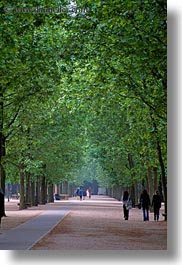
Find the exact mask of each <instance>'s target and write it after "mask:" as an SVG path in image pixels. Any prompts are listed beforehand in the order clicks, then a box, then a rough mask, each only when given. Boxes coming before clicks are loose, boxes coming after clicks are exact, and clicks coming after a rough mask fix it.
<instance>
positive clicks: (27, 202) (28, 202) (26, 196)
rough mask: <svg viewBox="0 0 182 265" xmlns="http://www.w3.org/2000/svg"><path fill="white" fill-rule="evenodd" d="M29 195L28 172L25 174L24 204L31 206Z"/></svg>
mask: <svg viewBox="0 0 182 265" xmlns="http://www.w3.org/2000/svg"><path fill="white" fill-rule="evenodd" d="M30 198H31V194H30V172H26V192H25V203H26V205H30V204H31V199H30Z"/></svg>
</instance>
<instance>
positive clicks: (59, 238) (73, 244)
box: [32, 196, 167, 250]
mask: <svg viewBox="0 0 182 265" xmlns="http://www.w3.org/2000/svg"><path fill="white" fill-rule="evenodd" d="M69 202H70V200H69ZM69 202H66V201H65V203H69ZM71 202H72V203H73V202H74V207H73V208H72V210H71V211H70V213H69V214H68V215H67V216H66V217H65V218H64V219H63V220H62V221H61V222H60V223H59V224H58V225H57V226H56V227H55V228H54V229H53V230H52V231H51V232H49V233H48V234H47V235H46V236H45V237H44V238H42V239H41V240H40V241H39V242H38V243H36V244H35V245H34V246H33V248H32V249H33V250H167V222H165V221H163V217H162V215H161V216H160V221H159V222H155V221H153V213H150V221H149V222H143V220H142V212H141V210H139V209H131V210H130V218H129V220H128V221H126V220H124V219H123V209H122V203H121V202H119V201H117V200H114V199H112V198H108V197H105V196H92V199H91V200H89V199H88V198H87V199H86V200H85V201H81V202H80V201H78V200H76V198H72V199H71ZM162 211H163V210H161V213H162Z"/></svg>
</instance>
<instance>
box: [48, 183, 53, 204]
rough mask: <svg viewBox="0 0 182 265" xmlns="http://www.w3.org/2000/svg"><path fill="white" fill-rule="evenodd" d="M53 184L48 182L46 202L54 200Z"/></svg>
mask: <svg viewBox="0 0 182 265" xmlns="http://www.w3.org/2000/svg"><path fill="white" fill-rule="evenodd" d="M53 188H54V186H53V184H52V183H49V184H48V202H54V194H53Z"/></svg>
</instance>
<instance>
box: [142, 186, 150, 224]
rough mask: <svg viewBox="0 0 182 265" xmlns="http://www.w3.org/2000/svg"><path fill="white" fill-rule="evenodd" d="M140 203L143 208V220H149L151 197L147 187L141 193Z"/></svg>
mask: <svg viewBox="0 0 182 265" xmlns="http://www.w3.org/2000/svg"><path fill="white" fill-rule="evenodd" d="M140 204H141V208H142V210H143V220H144V221H149V207H150V197H149V194H148V192H147V190H146V189H144V190H143V192H142V194H141V195H140Z"/></svg>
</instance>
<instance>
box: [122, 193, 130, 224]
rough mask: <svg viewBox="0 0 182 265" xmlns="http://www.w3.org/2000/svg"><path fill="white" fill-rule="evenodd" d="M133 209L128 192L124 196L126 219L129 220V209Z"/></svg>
mask: <svg viewBox="0 0 182 265" xmlns="http://www.w3.org/2000/svg"><path fill="white" fill-rule="evenodd" d="M130 208H131V199H130V196H129V192H128V191H127V190H126V191H124V194H123V213H124V219H125V220H128V219H129V209H130Z"/></svg>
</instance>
